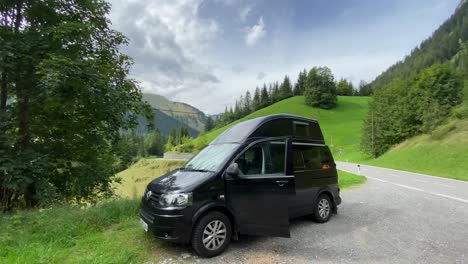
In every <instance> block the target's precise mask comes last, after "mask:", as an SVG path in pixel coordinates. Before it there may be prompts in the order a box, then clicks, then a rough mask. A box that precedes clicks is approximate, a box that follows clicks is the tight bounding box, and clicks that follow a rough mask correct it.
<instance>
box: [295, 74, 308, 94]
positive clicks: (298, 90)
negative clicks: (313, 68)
mask: <svg viewBox="0 0 468 264" xmlns="http://www.w3.org/2000/svg"><path fill="white" fill-rule="evenodd" d="M306 81H307V70H305V69H304V71H302V72H300V73H299V77H298V78H297V82H296V84H295V85H294V96H298V95H304V90H305V85H306Z"/></svg>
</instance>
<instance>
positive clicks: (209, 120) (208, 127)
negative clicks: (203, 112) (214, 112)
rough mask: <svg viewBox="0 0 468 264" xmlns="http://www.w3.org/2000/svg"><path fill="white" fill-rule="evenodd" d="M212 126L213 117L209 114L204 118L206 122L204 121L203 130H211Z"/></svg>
mask: <svg viewBox="0 0 468 264" xmlns="http://www.w3.org/2000/svg"><path fill="white" fill-rule="evenodd" d="M213 128H214V124H213V118H211V116H209V117H208V118H207V119H206V123H205V132H208V131H211V130H212V129H213Z"/></svg>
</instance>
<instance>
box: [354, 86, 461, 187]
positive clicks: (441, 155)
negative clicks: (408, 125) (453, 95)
mask: <svg viewBox="0 0 468 264" xmlns="http://www.w3.org/2000/svg"><path fill="white" fill-rule="evenodd" d="M467 84H468V82H465V89H464V96H465V98H464V101H463V103H462V104H461V105H460V106H458V107H456V108H455V109H454V111H453V113H452V116H451V117H450V118H448V119H447V120H446V122H445V123H444V124H443V125H441V126H439V127H438V128H436V129H435V130H434V131H432V133H431V134H424V135H419V136H416V137H413V138H410V139H408V140H406V141H404V142H402V143H401V144H399V145H396V146H394V147H393V148H392V149H390V150H389V151H388V152H386V153H385V154H384V155H382V156H380V157H379V158H377V159H366V158H364V157H362V156H361V157H359V156H358V158H357V159H356V160H355V161H356V162H362V163H366V164H369V165H375V166H382V167H387V168H393V169H399V170H405V171H411V172H418V173H425V174H429V175H434V176H440V177H446V178H451V179H457V180H465V181H468V85H467Z"/></svg>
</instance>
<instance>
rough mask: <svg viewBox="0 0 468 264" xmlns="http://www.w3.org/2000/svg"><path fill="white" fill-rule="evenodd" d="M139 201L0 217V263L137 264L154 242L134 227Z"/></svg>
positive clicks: (149, 256)
mask: <svg viewBox="0 0 468 264" xmlns="http://www.w3.org/2000/svg"><path fill="white" fill-rule="evenodd" d="M138 207H139V201H138V200H136V199H134V200H118V201H109V202H104V203H101V204H99V205H97V206H93V207H90V208H84V209H80V208H76V207H70V206H62V207H58V208H52V209H42V210H32V211H23V212H17V213H15V214H5V215H1V216H0V226H1V229H0V263H142V262H144V261H147V260H152V261H154V260H157V256H155V255H153V254H152V252H153V250H154V248H155V247H158V245H159V241H157V240H155V239H153V238H151V236H149V235H147V234H146V233H144V232H143V231H142V229H141V227H140V226H139V224H138Z"/></svg>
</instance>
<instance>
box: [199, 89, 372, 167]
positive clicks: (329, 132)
mask: <svg viewBox="0 0 468 264" xmlns="http://www.w3.org/2000/svg"><path fill="white" fill-rule="evenodd" d="M369 99H370V98H369V97H361V96H339V97H338V107H336V108H335V109H332V110H323V109H319V108H313V107H310V106H307V105H306V104H305V103H304V97H303V96H296V97H292V98H289V99H286V100H283V101H280V102H278V103H275V104H273V105H271V106H268V107H265V108H263V109H260V110H258V111H256V112H254V113H252V114H250V115H248V116H246V117H244V118H242V119H240V120H238V121H236V122H233V123H231V124H229V125H227V126H225V127H222V128H219V129H215V130H213V131H210V132H209V133H207V134H203V135H201V136H199V137H198V138H196V139H195V140H194V142H193V143H194V144H195V145H200V146H203V145H206V144H209V142H211V141H212V140H213V139H215V138H216V137H217V136H218V135H219V134H221V133H222V132H224V131H225V130H226V129H228V128H229V127H231V126H233V125H235V124H237V123H239V122H242V121H245V120H248V119H252V118H256V117H261V116H266V115H271V114H281V113H285V114H293V115H299V116H305V117H310V118H315V119H317V120H318V121H319V124H320V127H321V128H322V131H323V135H324V137H325V141H326V143H327V144H328V145H329V146H332V149H333V152H334V153H335V156H336V157H335V158H336V159H340V160H346V159H350V160H352V159H356V158H357V157H358V156H359V155H360V153H359V143H360V135H361V127H362V122H363V120H364V118H365V116H366V114H367V104H368V102H369ZM340 148H342V149H343V156H341V157H338V154H337V153H338V150H339V149H340Z"/></svg>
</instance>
